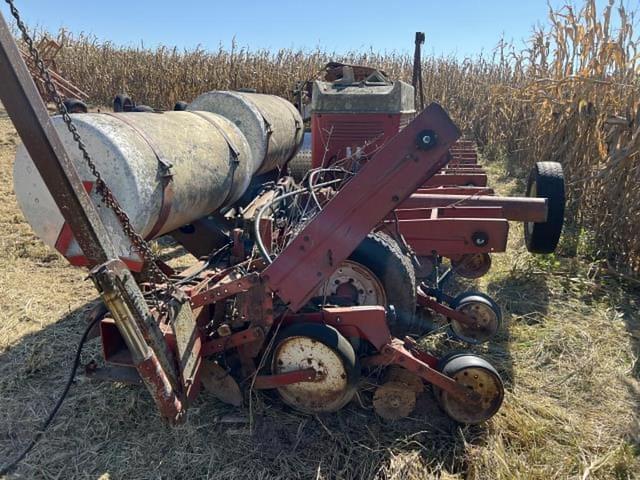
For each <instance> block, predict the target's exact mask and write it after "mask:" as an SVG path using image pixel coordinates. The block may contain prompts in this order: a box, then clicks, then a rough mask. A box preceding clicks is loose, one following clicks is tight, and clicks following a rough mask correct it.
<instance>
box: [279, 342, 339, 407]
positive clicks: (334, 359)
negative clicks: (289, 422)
mask: <svg viewBox="0 0 640 480" xmlns="http://www.w3.org/2000/svg"><path fill="white" fill-rule="evenodd" d="M307 368H312V369H313V370H314V371H315V372H316V380H315V381H313V382H301V383H293V384H291V385H286V386H283V387H279V388H278V393H279V394H280V396H281V397H282V399H283V401H284V402H285V403H287V404H288V405H290V406H292V407H294V408H296V409H298V410H301V411H303V412H316V413H318V412H332V411H335V410H337V409H339V408H340V407H342V406H343V405H344V404H345V403H346V402H345V397H346V396H349V395H350V394H351V388H350V385H349V381H348V376H349V374H348V371H347V368H346V367H345V364H344V361H343V359H342V358H341V357H340V355H339V354H338V352H336V351H335V350H334V349H332V348H331V347H329V346H328V345H325V344H324V343H322V342H320V341H318V340H316V339H313V338H310V337H303V336H294V337H287V338H284V339H283V340H282V341H281V342H280V343H279V344H278V345H276V347H275V350H274V353H273V360H272V371H273V372H274V374H276V375H277V374H282V373H287V372H291V371H299V370H303V369H307ZM349 399H350V398H349Z"/></svg>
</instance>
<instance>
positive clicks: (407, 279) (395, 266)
mask: <svg viewBox="0 0 640 480" xmlns="http://www.w3.org/2000/svg"><path fill="white" fill-rule="evenodd" d="M349 259H350V260H353V261H354V262H358V263H360V264H361V265H364V266H365V267H367V268H368V269H369V270H371V271H372V272H373V273H374V275H375V276H376V277H378V279H379V280H380V282H381V283H382V286H383V287H384V290H385V293H386V295H387V302H388V304H389V305H393V307H394V308H395V312H396V316H395V319H394V318H389V329H390V330H391V333H392V334H393V335H394V336H396V337H399V338H403V337H404V336H406V335H420V334H422V333H424V332H425V331H426V330H427V328H426V326H424V325H422V322H421V321H420V319H419V318H418V316H417V315H416V272H415V269H414V267H413V264H412V263H411V259H410V258H409V257H408V256H407V255H405V254H404V252H403V251H402V249H401V248H400V246H399V245H398V242H396V241H395V240H394V239H393V238H391V237H390V236H389V235H387V234H386V233H383V232H376V233H371V234H369V235H368V236H367V238H365V239H364V240H363V241H362V243H361V244H360V245H359V246H358V248H356V249H355V250H354V252H353V253H352V254H351V256H350V257H349ZM390 317H392V316H390Z"/></svg>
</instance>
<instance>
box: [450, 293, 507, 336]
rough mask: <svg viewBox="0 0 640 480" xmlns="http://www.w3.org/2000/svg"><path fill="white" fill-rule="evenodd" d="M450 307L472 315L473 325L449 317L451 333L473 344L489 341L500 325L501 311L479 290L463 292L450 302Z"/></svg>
mask: <svg viewBox="0 0 640 480" xmlns="http://www.w3.org/2000/svg"><path fill="white" fill-rule="evenodd" d="M451 308H453V309H454V310H456V311H458V312H461V313H464V314H466V315H469V316H470V317H472V318H473V319H474V321H475V323H474V324H473V325H466V324H464V323H462V322H460V321H458V320H456V319H454V318H450V319H449V327H450V329H451V333H452V334H453V335H454V336H455V337H456V338H458V339H460V340H462V341H464V342H467V343H471V344H474V345H477V344H480V343H484V342H487V341H489V339H491V338H492V337H493V336H494V335H495V334H496V333H498V331H499V330H500V327H501V326H502V312H501V310H500V307H499V306H498V304H497V303H496V302H495V301H494V300H493V299H492V298H491V297H489V296H488V295H484V294H482V293H480V292H464V293H461V294H460V295H458V296H457V297H456V298H454V299H453V302H451Z"/></svg>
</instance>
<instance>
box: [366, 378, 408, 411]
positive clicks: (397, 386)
mask: <svg viewBox="0 0 640 480" xmlns="http://www.w3.org/2000/svg"><path fill="white" fill-rule="evenodd" d="M416 398H417V395H416V392H414V391H413V390H411V389H410V388H407V385H406V384H405V383H402V382H396V381H390V382H386V383H384V384H382V385H380V386H379V387H378V388H376V391H375V393H374V394H373V409H374V410H375V412H376V413H377V414H378V415H379V416H381V417H382V418H384V419H385V420H399V419H401V418H404V417H408V416H409V415H410V414H411V412H413V409H414V408H415V406H416Z"/></svg>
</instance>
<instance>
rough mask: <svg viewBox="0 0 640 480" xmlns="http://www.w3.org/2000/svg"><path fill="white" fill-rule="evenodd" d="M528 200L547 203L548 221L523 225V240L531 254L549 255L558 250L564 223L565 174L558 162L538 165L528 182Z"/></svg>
mask: <svg viewBox="0 0 640 480" xmlns="http://www.w3.org/2000/svg"><path fill="white" fill-rule="evenodd" d="M527 197H537V198H546V199H547V207H548V214H547V221H546V222H544V223H535V222H525V224H524V240H525V243H526V245H527V250H529V251H530V252H531V253H552V252H553V251H554V250H555V249H556V247H557V246H558V242H559V241H560V234H561V233H562V225H563V223H564V203H565V192H564V174H563V172H562V165H560V164H559V163H557V162H538V163H536V164H535V166H534V167H533V169H532V170H531V173H530V174H529V179H528V181H527Z"/></svg>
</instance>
